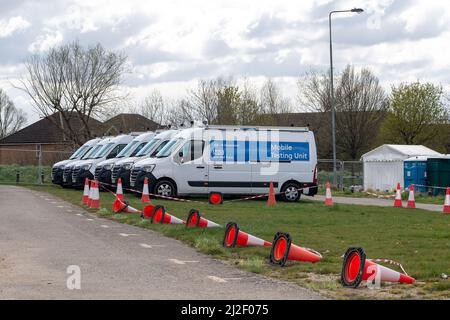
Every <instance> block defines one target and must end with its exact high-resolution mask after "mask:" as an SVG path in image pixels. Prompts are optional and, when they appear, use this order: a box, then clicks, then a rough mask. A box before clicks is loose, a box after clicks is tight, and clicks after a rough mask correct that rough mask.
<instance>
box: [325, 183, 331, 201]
mask: <svg viewBox="0 0 450 320" xmlns="http://www.w3.org/2000/svg"><path fill="white" fill-rule="evenodd" d="M325 205H326V206H332V205H333V197H332V196H331V187H330V182H327V185H326V190H325Z"/></svg>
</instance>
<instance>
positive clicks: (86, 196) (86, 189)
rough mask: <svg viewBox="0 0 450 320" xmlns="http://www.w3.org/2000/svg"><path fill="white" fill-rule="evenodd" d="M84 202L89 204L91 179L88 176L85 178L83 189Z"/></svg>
mask: <svg viewBox="0 0 450 320" xmlns="http://www.w3.org/2000/svg"><path fill="white" fill-rule="evenodd" d="M82 202H83V204H85V205H88V204H89V179H88V178H86V179H85V180H84V190H83V198H82Z"/></svg>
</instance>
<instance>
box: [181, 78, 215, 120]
mask: <svg viewBox="0 0 450 320" xmlns="http://www.w3.org/2000/svg"><path fill="white" fill-rule="evenodd" d="M217 87H218V80H199V82H198V85H197V88H196V89H193V90H190V91H189V95H188V101H189V105H190V106H191V107H192V111H193V112H192V114H193V116H194V118H196V119H198V120H206V121H207V122H208V123H211V124H212V123H215V120H216V119H217V105H218V97H217Z"/></svg>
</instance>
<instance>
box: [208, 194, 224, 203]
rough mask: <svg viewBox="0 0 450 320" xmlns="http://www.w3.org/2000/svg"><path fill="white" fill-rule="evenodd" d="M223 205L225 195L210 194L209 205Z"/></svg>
mask: <svg viewBox="0 0 450 320" xmlns="http://www.w3.org/2000/svg"><path fill="white" fill-rule="evenodd" d="M222 203H223V194H222V193H220V192H210V193H209V204H214V205H217V204H222Z"/></svg>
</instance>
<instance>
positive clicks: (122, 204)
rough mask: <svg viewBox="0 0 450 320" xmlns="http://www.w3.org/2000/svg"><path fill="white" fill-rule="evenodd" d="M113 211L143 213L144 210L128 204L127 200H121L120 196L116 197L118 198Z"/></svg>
mask: <svg viewBox="0 0 450 320" xmlns="http://www.w3.org/2000/svg"><path fill="white" fill-rule="evenodd" d="M113 212H114V213H120V212H125V213H142V211H140V210H138V209H135V208H133V207H132V206H130V205H129V204H128V202H126V201H122V200H120V199H119V198H118V197H116V200H115V201H114V203H113Z"/></svg>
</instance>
